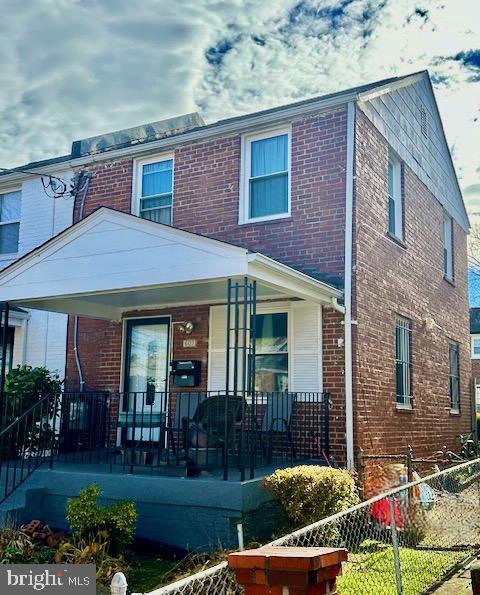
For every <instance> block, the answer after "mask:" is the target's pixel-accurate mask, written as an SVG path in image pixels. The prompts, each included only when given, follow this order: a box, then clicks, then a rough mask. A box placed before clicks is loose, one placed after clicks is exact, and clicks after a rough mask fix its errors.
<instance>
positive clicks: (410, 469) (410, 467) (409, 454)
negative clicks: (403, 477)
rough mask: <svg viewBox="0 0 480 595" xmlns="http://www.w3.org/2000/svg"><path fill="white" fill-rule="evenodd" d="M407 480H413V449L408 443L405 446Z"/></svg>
mask: <svg viewBox="0 0 480 595" xmlns="http://www.w3.org/2000/svg"><path fill="white" fill-rule="evenodd" d="M407 481H408V483H411V482H412V481H413V449H412V447H411V446H410V444H409V445H408V446H407Z"/></svg>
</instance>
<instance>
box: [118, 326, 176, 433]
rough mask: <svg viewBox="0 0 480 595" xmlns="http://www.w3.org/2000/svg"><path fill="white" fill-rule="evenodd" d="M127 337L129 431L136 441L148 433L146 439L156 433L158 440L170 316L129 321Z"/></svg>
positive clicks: (165, 385)
mask: <svg viewBox="0 0 480 595" xmlns="http://www.w3.org/2000/svg"><path fill="white" fill-rule="evenodd" d="M125 338H126V350H125V381H124V387H125V397H124V403H123V410H124V412H125V413H124V416H125V419H126V421H125V424H126V426H127V428H126V429H127V434H129V435H130V436H132V435H133V436H132V437H134V439H135V440H139V439H142V438H145V437H146V435H147V434H148V438H147V439H152V438H153V436H155V437H156V439H157V440H158V436H159V426H160V422H159V420H160V415H161V414H163V413H166V411H167V392H168V371H169V345H170V340H169V338H170V319H169V318H166V317H162V318H143V319H142V318H141V319H136V320H128V321H127V327H126V337H125ZM133 425H134V426H135V429H133V427H132V426H133ZM128 430H130V431H128ZM152 432H153V433H152Z"/></svg>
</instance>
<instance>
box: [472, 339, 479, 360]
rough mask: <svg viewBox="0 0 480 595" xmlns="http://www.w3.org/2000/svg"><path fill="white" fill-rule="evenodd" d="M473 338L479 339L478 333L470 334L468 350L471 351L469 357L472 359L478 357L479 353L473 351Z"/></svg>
mask: <svg viewBox="0 0 480 595" xmlns="http://www.w3.org/2000/svg"><path fill="white" fill-rule="evenodd" d="M475 339H478V340H479V341H480V335H470V352H471V357H472V359H480V354H478V355H477V354H475V353H474V352H473V342H474V340H475Z"/></svg>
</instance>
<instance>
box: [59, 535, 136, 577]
mask: <svg viewBox="0 0 480 595" xmlns="http://www.w3.org/2000/svg"><path fill="white" fill-rule="evenodd" d="M108 545H109V543H108V533H107V532H106V531H100V532H99V533H98V534H97V535H96V536H95V538H93V539H92V538H89V539H87V538H80V539H77V540H72V541H65V542H64V543H62V544H60V546H59V547H58V549H57V551H56V552H55V555H54V561H55V564H95V566H96V578H97V581H98V582H99V583H102V584H109V583H110V581H111V580H112V578H113V575H114V574H115V573H116V572H125V571H126V570H127V569H128V564H127V563H126V562H125V559H124V557H123V556H116V557H114V556H112V555H110V554H109V552H108Z"/></svg>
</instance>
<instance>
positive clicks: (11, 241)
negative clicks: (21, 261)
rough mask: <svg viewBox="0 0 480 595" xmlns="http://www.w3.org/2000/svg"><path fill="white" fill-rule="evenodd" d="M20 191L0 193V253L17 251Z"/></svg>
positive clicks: (14, 252)
mask: <svg viewBox="0 0 480 595" xmlns="http://www.w3.org/2000/svg"><path fill="white" fill-rule="evenodd" d="M21 197H22V193H21V192H6V193H5V194H0V254H16V253H17V252H18V235H19V231H20V208H21Z"/></svg>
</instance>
